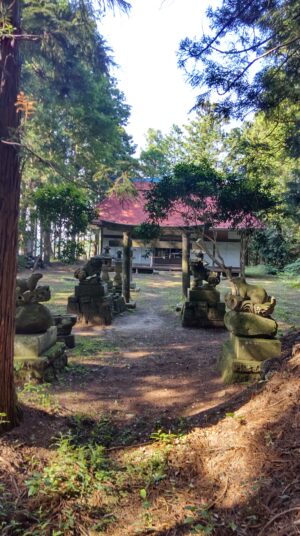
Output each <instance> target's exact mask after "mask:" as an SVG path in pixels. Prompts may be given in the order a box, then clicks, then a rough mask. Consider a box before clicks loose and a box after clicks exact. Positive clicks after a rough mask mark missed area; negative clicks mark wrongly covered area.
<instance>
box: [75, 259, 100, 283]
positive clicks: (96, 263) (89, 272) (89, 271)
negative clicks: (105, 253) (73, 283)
mask: <svg viewBox="0 0 300 536" xmlns="http://www.w3.org/2000/svg"><path fill="white" fill-rule="evenodd" d="M101 269H102V257H101V255H96V256H95V257H92V258H91V259H90V260H89V261H88V262H87V263H86V264H85V265H84V266H82V268H77V270H75V272H74V277H75V278H76V279H79V281H84V280H86V279H88V280H91V278H94V279H95V282H97V280H99V279H100V274H101ZM90 282H91V283H92V281H90Z"/></svg>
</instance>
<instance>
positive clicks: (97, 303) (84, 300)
mask: <svg viewBox="0 0 300 536" xmlns="http://www.w3.org/2000/svg"><path fill="white" fill-rule="evenodd" d="M67 310H68V313H72V314H77V316H78V323H80V324H95V325H98V326H105V325H106V326H108V325H110V324H111V323H112V311H113V303H112V297H111V296H105V297H104V298H103V297H98V298H97V297H96V298H93V297H91V296H85V297H83V296H82V297H81V298H76V297H75V296H70V297H69V299H68V307H67Z"/></svg>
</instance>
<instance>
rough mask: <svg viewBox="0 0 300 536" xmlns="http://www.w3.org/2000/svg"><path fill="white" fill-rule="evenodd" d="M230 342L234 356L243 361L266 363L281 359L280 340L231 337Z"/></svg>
mask: <svg viewBox="0 0 300 536" xmlns="http://www.w3.org/2000/svg"><path fill="white" fill-rule="evenodd" d="M230 342H231V347H232V349H233V352H234V355H235V356H236V358H237V359H239V360H242V361H247V360H248V361H265V360H266V359H273V358H279V357H280V354H281V342H280V341H279V340H278V339H261V338H257V337H253V338H248V337H238V336H237V335H231V339H230Z"/></svg>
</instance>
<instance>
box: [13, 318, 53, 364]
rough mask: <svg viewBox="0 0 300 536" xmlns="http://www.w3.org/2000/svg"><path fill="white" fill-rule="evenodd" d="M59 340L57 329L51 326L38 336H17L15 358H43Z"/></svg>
mask: <svg viewBox="0 0 300 536" xmlns="http://www.w3.org/2000/svg"><path fill="white" fill-rule="evenodd" d="M56 340H57V328H56V326H51V327H50V328H48V329H47V331H46V332H45V333H39V334H37V335H15V350H14V355H15V358H20V359H23V358H34V357H39V356H41V355H42V354H43V353H44V352H46V350H48V348H50V347H51V346H53V344H55V343H56Z"/></svg>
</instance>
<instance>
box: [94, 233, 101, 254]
mask: <svg viewBox="0 0 300 536" xmlns="http://www.w3.org/2000/svg"><path fill="white" fill-rule="evenodd" d="M101 229H102V228H101ZM99 242H100V229H96V230H95V239H94V255H99V249H100V248H99Z"/></svg>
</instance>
